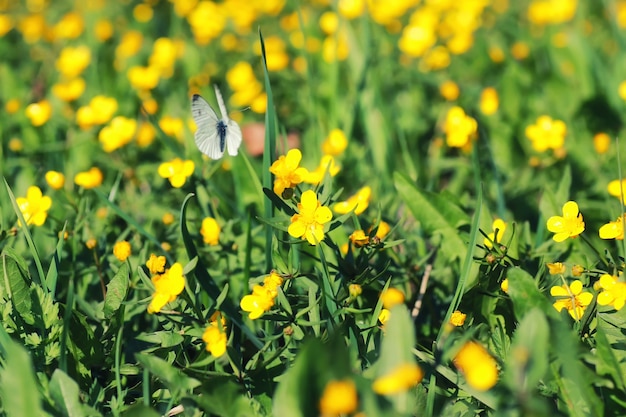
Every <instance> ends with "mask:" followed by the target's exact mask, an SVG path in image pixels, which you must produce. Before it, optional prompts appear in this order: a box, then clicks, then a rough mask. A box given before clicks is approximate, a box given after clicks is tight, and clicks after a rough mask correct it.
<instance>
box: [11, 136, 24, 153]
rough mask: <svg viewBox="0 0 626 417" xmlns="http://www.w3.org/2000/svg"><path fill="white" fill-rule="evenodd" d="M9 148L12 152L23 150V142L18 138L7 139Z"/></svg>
mask: <svg viewBox="0 0 626 417" xmlns="http://www.w3.org/2000/svg"><path fill="white" fill-rule="evenodd" d="M9 149H10V150H11V151H13V152H16V153H17V152H22V151H23V150H24V142H22V140H21V139H19V138H11V139H9Z"/></svg>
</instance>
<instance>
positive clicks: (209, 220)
mask: <svg viewBox="0 0 626 417" xmlns="http://www.w3.org/2000/svg"><path fill="white" fill-rule="evenodd" d="M221 230H222V229H221V228H220V225H219V224H217V221H216V220H215V219H214V218H213V217H205V218H204V220H202V228H201V229H200V234H201V235H202V238H203V240H204V243H206V244H207V245H211V246H215V245H217V243H218V242H219V239H220V231H221Z"/></svg>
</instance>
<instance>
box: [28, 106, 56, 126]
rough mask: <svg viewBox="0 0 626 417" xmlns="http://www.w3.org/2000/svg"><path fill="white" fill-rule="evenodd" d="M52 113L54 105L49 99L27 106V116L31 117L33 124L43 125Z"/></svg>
mask: <svg viewBox="0 0 626 417" xmlns="http://www.w3.org/2000/svg"><path fill="white" fill-rule="evenodd" d="M51 115H52V106H51V105H50V102H49V101H48V100H42V101H40V102H38V103H32V104H29V105H28V106H26V117H28V118H29V119H30V122H31V124H32V125H33V126H42V125H44V124H45V123H46V122H47V121H48V120H50V116H51Z"/></svg>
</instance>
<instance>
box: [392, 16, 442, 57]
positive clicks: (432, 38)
mask: <svg viewBox="0 0 626 417" xmlns="http://www.w3.org/2000/svg"><path fill="white" fill-rule="evenodd" d="M427 19H428V18H427ZM436 42H437V34H436V33H435V28H434V27H433V25H431V24H430V23H426V24H425V25H424V24H422V23H421V22H418V21H416V22H411V23H409V25H407V26H406V27H405V28H404V29H403V30H402V36H401V37H400V40H399V41H398V48H400V50H401V51H402V52H404V53H405V54H407V55H409V56H411V57H420V56H422V55H424V54H425V53H426V51H428V50H429V49H430V48H431V47H432V46H433V45H435V43H436Z"/></svg>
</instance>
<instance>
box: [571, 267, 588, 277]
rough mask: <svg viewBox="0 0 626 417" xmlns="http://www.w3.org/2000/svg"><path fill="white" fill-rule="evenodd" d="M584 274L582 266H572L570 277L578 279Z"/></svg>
mask: <svg viewBox="0 0 626 417" xmlns="http://www.w3.org/2000/svg"><path fill="white" fill-rule="evenodd" d="M583 272H585V268H584V267H583V266H582V265H574V266H572V275H573V276H575V277H579V276H581V275H582V274H583Z"/></svg>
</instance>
